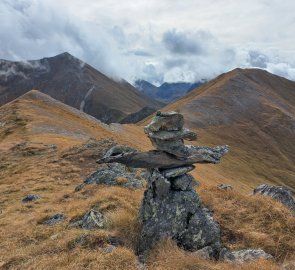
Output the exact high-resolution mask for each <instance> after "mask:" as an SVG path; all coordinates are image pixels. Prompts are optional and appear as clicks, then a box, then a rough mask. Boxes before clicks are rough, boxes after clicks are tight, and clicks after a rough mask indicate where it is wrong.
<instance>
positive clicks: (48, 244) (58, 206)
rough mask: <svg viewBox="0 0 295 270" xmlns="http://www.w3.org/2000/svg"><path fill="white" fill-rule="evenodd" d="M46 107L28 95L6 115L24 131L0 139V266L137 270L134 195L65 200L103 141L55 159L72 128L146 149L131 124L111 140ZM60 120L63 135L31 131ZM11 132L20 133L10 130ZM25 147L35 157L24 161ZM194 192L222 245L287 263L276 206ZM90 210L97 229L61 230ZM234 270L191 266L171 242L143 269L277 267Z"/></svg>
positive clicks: (91, 192) (92, 193)
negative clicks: (30, 198) (98, 220)
mask: <svg viewBox="0 0 295 270" xmlns="http://www.w3.org/2000/svg"><path fill="white" fill-rule="evenodd" d="M52 106H53V105H52V104H46V103H44V102H42V101H40V100H30V99H29V97H27V98H26V99H25V100H22V101H21V100H20V101H18V102H16V103H15V104H14V107H13V108H14V109H15V110H17V114H18V115H22V116H23V117H24V118H25V119H26V125H25V126H24V125H18V124H17V125H16V127H17V128H16V129H15V130H14V129H13V126H11V127H12V133H10V134H8V135H7V136H4V137H1V138H0V149H1V152H0V160H1V164H0V243H1V248H0V268H1V269H2V268H3V269H103V270H104V269H131V270H133V269H137V258H136V257H135V254H136V251H137V245H138V239H139V238H138V234H139V230H140V227H139V223H138V219H137V215H138V209H139V206H140V202H141V199H142V195H143V190H132V189H127V188H123V187H110V186H103V185H96V184H94V185H89V186H86V187H85V188H84V189H83V190H82V191H80V192H76V193H75V192H74V189H75V186H76V185H78V184H80V183H81V182H82V181H83V180H84V179H85V176H86V175H88V174H89V173H91V172H92V171H94V170H96V169H97V166H98V165H97V164H96V163H95V158H94V157H95V156H96V155H97V154H101V153H102V152H103V151H104V150H105V149H104V148H103V145H104V142H103V143H102V147H101V148H100V146H99V147H98V148H95V149H94V150H91V149H90V150H89V149H88V150H87V151H88V152H87V153H86V152H79V151H78V152H79V155H78V157H77V155H76V154H75V155H72V156H67V157H64V154H65V153H69V152H70V153H76V152H75V151H76V150H77V149H76V148H75V147H78V148H79V147H80V146H81V144H82V143H86V141H87V140H88V139H87V138H80V137H76V135H75V134H77V130H79V131H80V132H81V133H83V134H89V136H93V137H94V138H96V139H97V140H100V139H105V138H108V139H109V138H113V139H114V140H115V141H117V142H119V143H126V144H129V145H130V146H133V147H134V146H137V147H138V148H140V149H148V148H149V147H150V142H149V141H148V140H147V139H146V136H145V135H144V134H143V131H142V128H141V127H135V126H125V127H123V128H122V129H121V130H120V136H118V134H116V133H113V132H111V131H110V130H109V129H105V128H104V127H102V126H100V125H98V124H97V123H94V122H93V121H88V120H85V119H82V118H81V117H79V116H77V115H73V114H72V113H71V112H69V111H67V110H66V108H63V107H59V106H53V107H52ZM5 110H7V112H8V113H9V107H5V106H3V107H1V108H0V112H4V111H5ZM0 120H2V119H0ZM18 121H19V120H17V121H16V122H17V123H18ZM65 121H66V122H68V123H70V124H68V125H67V126H66V132H65V133H64V134H58V133H47V132H46V130H44V131H42V132H40V129H39V132H36V130H38V127H40V126H44V125H45V124H46V125H48V124H50V125H48V126H51V127H52V128H57V129H59V128H61V127H63V125H64V122H65ZM20 129H21V131H22V132H18V131H19V130H20ZM129 132H131V133H132V134H133V132H135V133H134V134H135V135H132V136H129ZM118 133H119V132H118ZM135 137H136V138H135ZM22 142H28V143H29V145H28V147H27V148H18V147H16V148H14V150H12V148H13V147H15V145H16V144H17V143H22ZM44 144H56V145H57V150H56V151H47V150H46V149H45V148H46V147H45V148H44V147H43V146H44ZM32 147H33V148H34V149H33V150H34V151H38V152H40V153H39V154H38V155H27V152H28V151H29V152H31V150H32ZM36 147H37V148H36ZM73 147H74V148H75V149H74V150H75V151H74V150H73ZM43 148H44V149H45V150H44V151H43V150H42V149H43ZM79 149H80V148H79ZM78 152H77V153H78ZM77 158H78V160H77ZM217 167H218V166H216V167H213V165H212V166H207V167H206V166H198V167H197V170H198V171H197V172H201V175H202V178H203V179H204V180H206V181H209V183H215V182H214V181H215V180H216V181H217V180H218V179H220V176H219V173H218V170H217V169H215V168H217ZM206 168H208V169H206ZM202 172H203V174H202ZM210 176H212V178H214V179H215V180H214V181H213V180H212V178H211V177H210ZM203 179H201V180H203ZM207 179H210V180H207ZM201 182H202V181H201ZM203 182H204V181H203ZM235 188H236V185H235ZM248 189H250V188H249V187H248ZM200 193H201V196H202V199H203V200H204V202H205V204H206V205H208V206H209V207H210V208H211V209H213V210H214V211H215V214H214V215H215V218H216V219H217V220H218V222H219V223H220V224H221V227H222V232H223V240H224V242H225V244H226V245H227V246H229V247H231V248H244V247H252V246H253V247H261V248H263V249H265V250H266V251H268V252H270V253H272V254H273V255H275V256H276V259H277V260H279V261H283V260H284V258H285V257H286V258H291V257H292V254H291V253H292V252H293V253H294V241H293V242H292V238H291V237H292V236H293V235H294V223H295V222H294V219H292V218H291V217H290V216H289V214H288V212H287V210H286V209H285V208H283V207H282V206H280V205H279V204H277V203H275V202H273V201H271V200H268V199H267V198H263V199H260V198H258V197H255V198H251V197H248V196H245V195H243V194H239V193H237V192H235V191H233V192H223V191H218V190H216V189H215V188H207V187H206V188H202V189H201V190H200ZM27 194H38V195H40V196H41V199H40V200H39V201H36V202H34V203H28V204H23V203H21V199H22V198H23V197H24V196H25V195H27ZM92 207H97V208H98V209H99V210H100V211H101V212H102V213H103V215H104V216H105V218H106V220H107V222H106V226H105V228H104V229H99V230H94V231H86V230H83V229H70V228H69V227H68V224H69V222H71V220H73V219H75V218H77V217H80V216H81V215H83V214H84V213H85V212H87V211H88V210H89V209H90V208H92ZM58 212H62V213H64V215H65V220H64V221H63V222H61V223H60V224H57V225H55V226H45V225H41V224H39V222H40V221H41V220H43V219H44V218H45V217H48V216H51V215H53V214H55V213H58ZM270 221H271V222H270ZM110 237H115V238H118V239H120V240H121V241H122V243H123V244H122V245H123V246H119V247H117V248H116V249H115V250H114V251H113V252H112V253H105V252H104V248H105V247H106V246H107V245H108V244H109V238H110ZM293 239H294V238H293ZM276 245H278V248H276ZM235 267H239V268H233V266H232V265H228V264H222V263H217V264H216V263H213V262H206V261H202V260H199V259H197V258H195V257H193V256H192V254H190V253H187V252H184V251H183V250H181V249H179V248H177V247H176V246H175V244H172V243H164V244H163V243H162V244H160V245H159V246H158V249H157V250H155V251H154V252H153V253H151V256H150V260H149V268H150V269H152V270H154V269H209V270H210V269H218V270H219V269H243V270H244V269H245V270H246V269H247V270H248V269H277V268H276V266H275V265H274V264H272V263H271V262H255V263H252V264H246V265H243V266H235ZM247 267H248V268H247Z"/></svg>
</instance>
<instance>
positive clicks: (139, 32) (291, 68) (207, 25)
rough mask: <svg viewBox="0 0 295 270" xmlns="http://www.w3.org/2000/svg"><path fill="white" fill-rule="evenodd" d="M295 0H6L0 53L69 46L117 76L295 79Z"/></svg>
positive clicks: (49, 51) (32, 55)
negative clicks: (254, 74)
mask: <svg viewBox="0 0 295 270" xmlns="http://www.w3.org/2000/svg"><path fill="white" fill-rule="evenodd" d="M294 10H295V1H293V0H285V1H278V0H269V1H266V0H248V1H243V0H219V1H215V0H207V1H201V0H186V1H176V0H175V1H174V0H162V1H156V0H139V1H133V0H132V1H131V0H125V1H123V2H119V1H117V0H100V1H95V0H83V1H82V0H63V1H57V0H1V1H0V58H3V59H10V60H25V59H38V58H42V57H45V56H53V55H56V54H58V53H61V52H64V51H68V52H69V53H71V54H73V55H74V56H76V57H78V58H80V59H82V60H83V61H85V62H88V63H90V64H91V65H93V66H94V67H96V68H97V69H99V70H101V71H102V72H104V73H106V74H107V75H109V76H112V77H117V78H119V77H123V78H125V79H127V80H129V81H134V80H135V79H137V78H143V79H147V80H149V81H151V82H154V83H161V82H163V81H170V82H172V81H197V80H200V79H208V78H212V77H214V76H216V75H218V74H220V73H222V72H226V71H228V70H230V69H233V68H235V67H259V68H264V69H267V70H269V71H270V72H273V73H275V74H278V75H280V76H284V77H286V78H289V79H293V80H295V46H294V44H295V13H294Z"/></svg>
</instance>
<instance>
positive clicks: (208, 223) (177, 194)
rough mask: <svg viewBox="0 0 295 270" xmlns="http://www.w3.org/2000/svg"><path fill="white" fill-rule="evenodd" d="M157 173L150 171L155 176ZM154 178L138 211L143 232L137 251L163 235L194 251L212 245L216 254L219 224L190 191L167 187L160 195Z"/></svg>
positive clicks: (218, 242) (146, 247) (142, 251)
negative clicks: (165, 192)
mask: <svg viewBox="0 0 295 270" xmlns="http://www.w3.org/2000/svg"><path fill="white" fill-rule="evenodd" d="M155 175H157V172H155V171H153V172H152V174H151V177H152V178H154V177H155ZM155 180H156V179H151V180H149V183H151V184H150V185H149V188H148V189H147V190H146V191H145V194H144V199H143V203H142V206H141V210H140V218H141V222H142V232H141V238H140V245H139V251H140V253H144V252H145V251H146V250H148V249H150V248H151V247H152V246H153V245H154V244H155V243H156V242H157V241H159V240H160V239H161V238H163V237H169V238H172V239H174V240H175V241H176V242H177V243H178V244H179V245H180V246H182V247H183V248H185V249H187V250H191V251H196V250H198V249H201V248H204V247H206V246H211V247H212V249H213V251H214V254H217V252H218V250H219V248H220V246H221V244H220V229H219V225H218V224H217V223H215V222H214V221H213V219H212V216H211V214H210V213H209V211H208V210H207V209H206V208H204V207H203V205H202V203H201V201H200V198H199V196H198V195H197V193H196V192H195V191H193V190H190V191H174V190H171V189H170V190H169V192H168V193H167V194H166V196H164V197H161V196H159V194H157V192H156V187H155V185H153V183H154V182H156V181H155Z"/></svg>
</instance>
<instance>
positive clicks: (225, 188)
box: [217, 184, 233, 190]
mask: <svg viewBox="0 0 295 270" xmlns="http://www.w3.org/2000/svg"><path fill="white" fill-rule="evenodd" d="M217 188H218V189H221V190H233V187H232V186H231V185H228V184H219V185H217Z"/></svg>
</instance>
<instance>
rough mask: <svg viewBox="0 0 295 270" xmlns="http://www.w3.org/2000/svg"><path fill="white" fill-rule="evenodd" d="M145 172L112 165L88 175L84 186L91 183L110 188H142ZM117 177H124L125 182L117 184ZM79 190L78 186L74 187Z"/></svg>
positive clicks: (116, 164) (115, 164)
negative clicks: (117, 186)
mask: <svg viewBox="0 0 295 270" xmlns="http://www.w3.org/2000/svg"><path fill="white" fill-rule="evenodd" d="M145 174H146V172H145V170H143V169H134V168H129V167H127V166H125V165H123V164H119V163H113V164H110V165H108V166H107V168H103V169H99V170H97V171H96V172H94V173H92V174H91V175H89V176H88V177H87V178H86V179H85V181H84V184H86V185H89V184H92V183H96V184H105V185H110V186H116V185H120V186H123V187H128V188H135V189H138V188H142V187H144V185H145V181H146V180H145V176H146V175H145ZM118 177H124V178H125V179H126V182H124V183H120V182H118V181H117V180H118ZM77 188H80V187H79V186H78V187H76V189H77Z"/></svg>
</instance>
